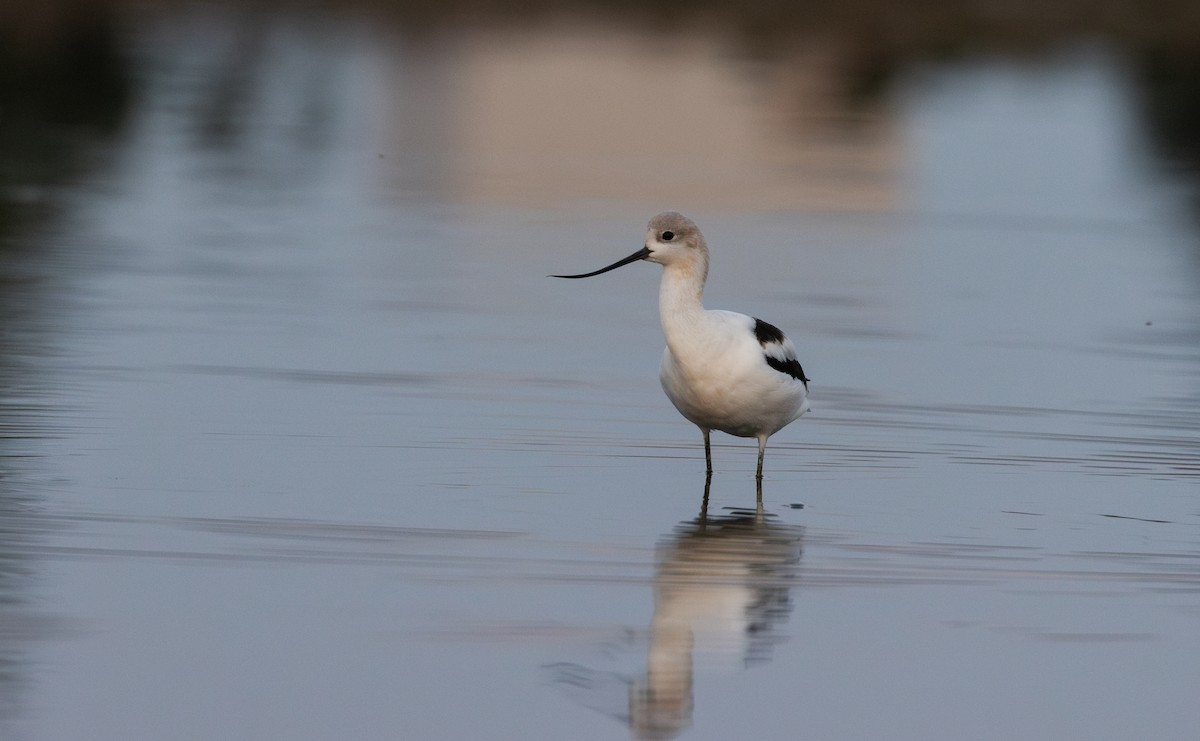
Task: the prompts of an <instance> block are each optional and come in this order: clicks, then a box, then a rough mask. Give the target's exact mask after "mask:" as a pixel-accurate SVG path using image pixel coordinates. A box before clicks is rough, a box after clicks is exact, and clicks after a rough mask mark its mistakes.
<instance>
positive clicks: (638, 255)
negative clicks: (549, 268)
mask: <svg viewBox="0 0 1200 741" xmlns="http://www.w3.org/2000/svg"><path fill="white" fill-rule="evenodd" d="M649 256H650V248H649V247H643V248H641V249H640V250H638V251H637V252H635V253H633V254H632V255H630V256H629V257H626V258H624V259H622V260H617V261H616V262H614V263H613V264H612V265H609V266H608V267H606V268H600V269H599V270H593V271H592V272H590V273H583V274H581V275H552V276H550V277H551V278H591V277H592V276H593V275H600V274H601V273H607V272H608V271H610V270H616V269H617V268H619V267H621V266H622V265H628V264H629V263H631V262H637V261H638V260H645V259H646V258H647V257H649Z"/></svg>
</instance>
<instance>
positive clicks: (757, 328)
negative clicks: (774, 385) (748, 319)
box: [754, 319, 809, 388]
mask: <svg viewBox="0 0 1200 741" xmlns="http://www.w3.org/2000/svg"><path fill="white" fill-rule="evenodd" d="M754 337H755V339H757V340H758V344H760V345H762V348H763V358H764V359H765V360H766V361H767V365H769V366H771V367H772V368H774V369H775V370H777V371H779V372H780V373H786V374H788V375H789V376H791V377H792V378H795V379H796V380H797V381H800V382H801V383H803V384H804V388H808V381H809V379H808V377H807V376H805V375H804V368H802V367H801V366H800V361H799V360H796V356H795V355H793V354H792V353H789V352H788V351H787V350H786V349H785V348H784V345H783V343H784V342H786V341H787V339H786V338H785V337H784V336H783V332H782V331H780V329H779V327H776V326H775V325H774V324H768V323H767V322H764V321H763V320H762V319H755V320H754Z"/></svg>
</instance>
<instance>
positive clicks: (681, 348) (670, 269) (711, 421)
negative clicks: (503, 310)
mask: <svg viewBox="0 0 1200 741" xmlns="http://www.w3.org/2000/svg"><path fill="white" fill-rule="evenodd" d="M640 260H645V261H646V262H652V263H658V264H659V265H661V266H662V268H663V273H662V282H661V283H660V284H659V294H658V310H659V319H660V321H661V323H662V331H663V335H664V337H665V338H666V341H667V346H666V349H665V350H663V356H662V364H661V366H660V368H659V381H660V382H661V383H662V388H663V391H664V392H666V395H667V398H668V399H670V400H671V403H672V404H674V405H675V408H676V409H677V410H679V413H680V414H682V415H683V416H684V418H685V419H687V420H688V421H690V422H691V423H692V424H694V425H696V426H697V427H699V428H700V432H701V433H702V434H703V436H704V461H705V464H706V466H707V474H708V476H712V471H713V467H712V445H711V433H712V431H713V430H717V431H719V432H724V433H726V434H729V435H733V436H735V437H746V438H750V437H752V438H756V439H757V440H758V468H757V471H756V473H755V478H756V479H757V480H758V481H759V482H760V485H761V482H762V475H763V456H764V454H765V452H766V449H767V438H769V437H770V436H771V435H774V434H775V433H776V432H778V431H779V430H781V429H783V428H784V427H786V426H787V425H789V424H791V423H792V422H794V421H795V420H797V419H799V418H800V416H801V415H803V414H804V413H805V412H807V411H808V410H809V403H808V382H809V380H810V379H809V378H808V376H806V375H805V374H804V368H803V367H801V365H800V361H799V360H798V359H797V358H796V347H795V345H793V344H792V341H791V340H789V339H788V338H787V337H786V336H785V335H784V334H783V332H782V331H781V330H780V329H779V328H778V327H776V326H775V325H773V324H769V323H767V322H765V321H763V320H762V319H757V318H755V317H752V316H747V315H746V314H738V313H736V312H732V311H719V310H709V309H705V308H704V305H703V303H702V298H703V295H704V283H705V281H706V280H707V278H708V245H707V244H706V243H705V241H704V235H703V234H701V233H700V228H699V227H697V226H696V223H695V222H694V221H692V220H691V219H689V218H688V217H686V216H684V215H683V214H681V213H678V212H676V211H664V212H663V213H660V214H658V215H657V216H655V217H654V218H652V219H650V222H649V223H648V224H647V225H646V241H645V243H644V245H643V246H642V248H641V249H640V250H638V251H637V252H634V253H633V254H632V255H629V256H628V257H625V258H622V259H620V260H618V261H616V262H614V263H613V264H612V265H609V266H608V267H604V268H600V269H599V270H593V271H592V272H590V273H582V274H579V275H552V276H550V277H552V278H569V279H577V278H591V277H592V276H596V275H600V274H602V273H607V272H609V271H610V270H616V269H617V268H619V267H621V266H623V265H628V264H630V263H633V262H638V261H640ZM760 491H761V489H760Z"/></svg>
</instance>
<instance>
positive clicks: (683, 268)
mask: <svg viewBox="0 0 1200 741" xmlns="http://www.w3.org/2000/svg"><path fill="white" fill-rule="evenodd" d="M705 273H707V270H705V266H703V265H671V266H669V267H666V268H664V269H663V277H662V283H661V284H660V285H659V289H658V310H659V316H660V318H661V319H662V328H663V334H665V335H666V336H667V340H668V343H669V342H670V339H671V338H672V337H677V336H679V335H680V334H681V333H685V332H687V331H688V329H689V328H690V327H691V326H693V325H694V324H695V323H696V322H697V321H698V320H699V319H700V317H701V316H703V314H704V306H703V305H702V304H701V302H700V301H701V299H702V298H703V296H704V279H705V278H706V277H707V276H706V275H705Z"/></svg>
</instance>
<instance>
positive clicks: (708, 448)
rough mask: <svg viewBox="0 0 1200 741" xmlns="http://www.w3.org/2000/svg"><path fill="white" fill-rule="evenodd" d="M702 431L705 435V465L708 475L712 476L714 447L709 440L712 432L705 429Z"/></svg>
mask: <svg viewBox="0 0 1200 741" xmlns="http://www.w3.org/2000/svg"><path fill="white" fill-rule="evenodd" d="M700 431H701V432H703V433H704V464H705V466H707V467H708V475H709V476H712V445H711V444H710V442H709V439H708V438H709V436H710V435H711V432H710V431H709V430H705V429H701V430H700Z"/></svg>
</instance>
